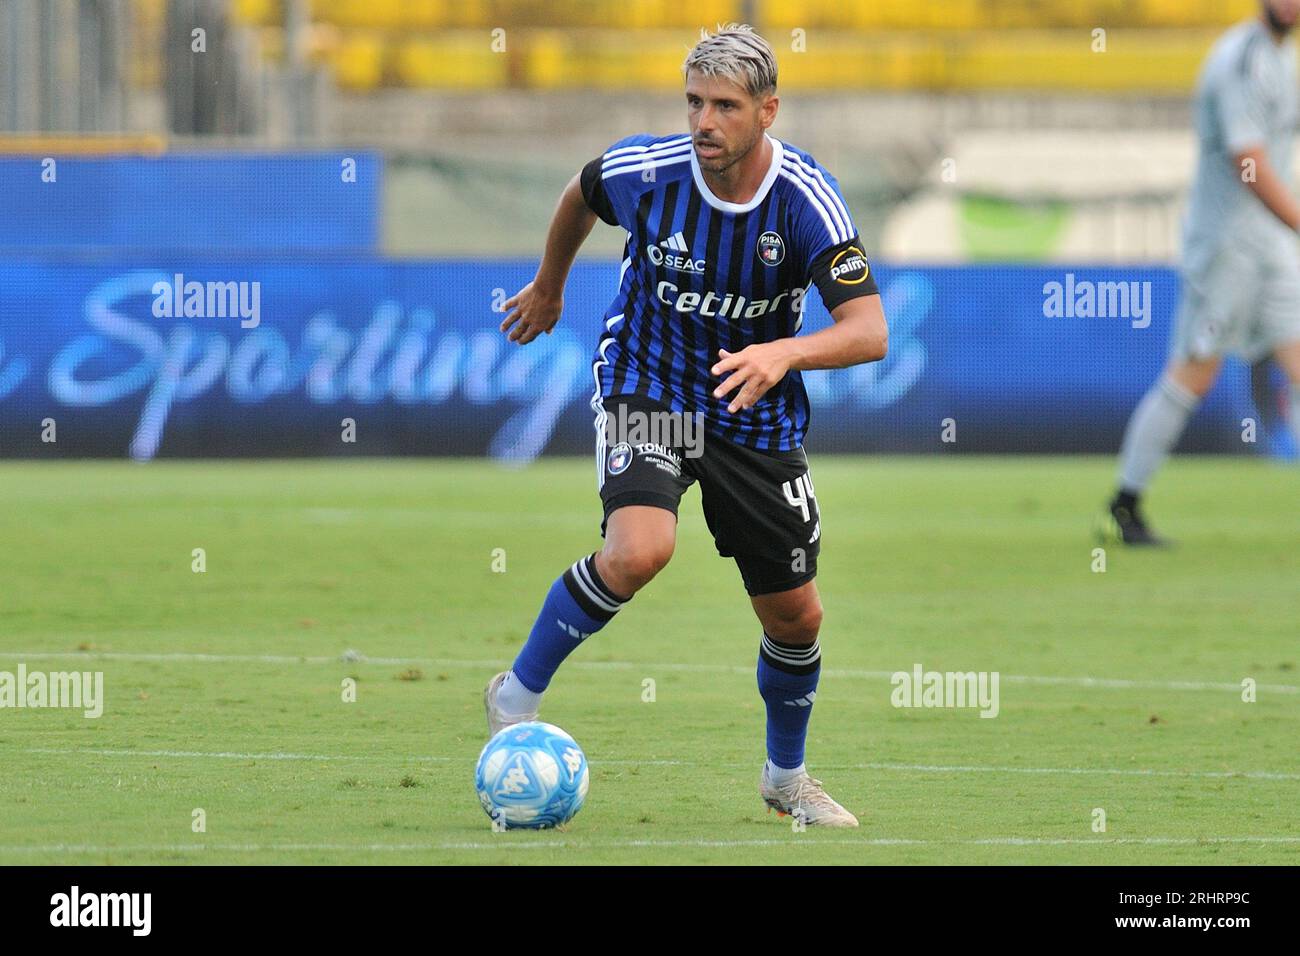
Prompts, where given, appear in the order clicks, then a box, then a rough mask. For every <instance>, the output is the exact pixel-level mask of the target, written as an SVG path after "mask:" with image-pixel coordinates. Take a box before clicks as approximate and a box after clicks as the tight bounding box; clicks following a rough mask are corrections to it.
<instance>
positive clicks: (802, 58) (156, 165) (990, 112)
mask: <svg viewBox="0 0 1300 956" xmlns="http://www.w3.org/2000/svg"><path fill="white" fill-rule="evenodd" d="M1256 13H1257V5H1256V3H1255V0H944V2H933V3H926V2H916V0H872V2H867V0H836V2H829V0H747V2H742V0H658V2H647V0H631V2H628V0H622V2H614V0H584V2H578V0H551V2H542V0H335V2H326V0H43V2H42V0H0V253H2V254H3V257H4V258H3V261H0V277H3V279H4V281H3V285H2V287H0V323H2V324H0V426H3V433H4V438H3V440H2V441H0V455H20V456H42V457H43V456H47V455H124V454H131V455H134V456H135V457H139V458H148V457H153V456H154V455H156V454H164V455H167V454H176V455H208V454H214V455H225V454H233V455H267V454H286V453H290V454H405V453H455V454H475V455H478V454H490V455H493V456H495V457H498V458H501V459H503V460H509V461H526V460H528V459H530V458H531V457H533V456H534V455H536V454H539V453H541V452H543V451H547V452H567V453H586V452H587V451H589V449H590V446H591V442H590V427H591V423H590V415H589V413H588V411H587V410H586V399H587V395H588V394H589V391H590V384H589V383H590V372H589V362H590V354H591V351H592V349H593V348H594V346H595V343H596V338H597V335H598V332H599V320H600V317H601V315H603V311H604V308H605V306H606V305H607V304H608V302H609V300H610V299H611V298H612V296H613V291H614V280H615V273H614V272H613V267H614V266H616V263H617V260H618V258H619V256H620V253H621V250H622V243H623V239H624V234H623V233H621V232H620V231H619V230H616V229H610V228H606V227H603V226H598V227H597V230H596V232H595V233H594V234H593V236H592V238H591V240H590V241H589V242H588V245H587V246H586V247H585V249H584V253H583V260H582V262H580V264H579V266H578V267H577V269H576V270H575V273H574V277H573V282H572V284H571V287H570V291H569V296H568V300H567V308H566V317H565V323H564V326H565V327H564V328H562V329H560V330H557V334H556V335H554V336H551V337H550V338H549V340H548V341H546V342H545V343H542V344H539V345H537V346H534V347H533V348H532V349H531V351H529V350H521V351H520V352H519V353H518V354H516V353H514V352H512V351H511V350H506V349H504V348H503V347H502V345H501V343H500V341H499V337H498V336H497V335H496V334H495V331H494V330H495V327H496V324H497V323H498V322H499V320H500V315H499V312H497V309H498V307H499V305H500V301H501V300H502V298H504V296H507V295H509V294H511V293H513V292H514V291H515V290H516V289H517V288H518V287H519V285H522V284H523V283H524V282H526V281H527V280H528V279H529V278H530V277H531V274H532V268H534V267H535V262H536V257H537V256H538V255H539V253H540V249H541V245H542V242H543V239H544V235H545V230H546V226H547V222H548V220H549V216H550V213H551V211H552V209H553V207H554V203H555V200H556V198H557V196H558V194H559V192H560V190H561V188H562V187H563V185H564V183H565V182H566V181H567V180H568V178H569V177H570V176H572V175H573V173H574V172H575V171H576V170H577V169H579V168H580V167H581V165H582V164H583V163H585V162H586V161H587V160H589V159H590V158H592V157H593V156H595V155H597V154H599V153H600V152H601V151H602V150H604V149H605V148H606V147H607V146H608V145H609V144H610V143H611V142H613V141H614V140H617V139H619V138H621V137H623V136H625V135H628V134H629V133H633V132H640V131H648V132H655V133H668V132H673V131H676V130H684V129H685V123H686V119H685V111H684V107H683V102H682V93H681V87H682V76H681V71H680V66H681V62H682V60H683V58H684V57H685V54H686V52H687V51H688V50H689V48H690V47H691V46H692V45H693V43H694V42H695V40H696V39H697V38H698V36H699V31H700V29H701V27H709V28H712V27H713V26H714V25H716V24H717V23H719V22H727V21H731V20H737V21H744V22H749V23H752V24H753V25H754V26H755V27H756V28H757V29H758V30H759V32H761V33H763V34H764V35H765V36H766V37H767V38H768V39H769V41H770V42H771V43H772V45H773V47H774V48H775V50H776V53H777V57H778V62H779V68H780V88H779V93H780V95H781V100H782V105H781V112H780V115H779V118H778V120H777V124H776V127H775V128H774V130H773V134H774V135H776V136H777V137H778V138H780V139H783V140H787V141H790V142H792V143H795V144H797V145H799V146H801V147H803V148H805V149H807V150H808V151H810V152H811V153H813V155H815V156H816V157H817V158H818V160H819V161H820V162H822V163H823V164H824V165H826V166H827V167H829V168H830V169H831V170H832V171H833V172H834V173H835V174H836V175H837V177H838V178H839V181H840V184H841V187H842V189H843V192H844V194H845V196H846V198H847V199H848V202H849V206H850V209H851V210H852V211H853V214H854V218H855V220H856V222H857V224H858V227H859V230H860V232H861V234H862V237H863V240H864V243H865V245H866V248H867V250H868V252H869V255H871V256H872V257H873V260H874V261H875V263H876V264H877V272H878V275H879V276H880V277H881V278H882V280H883V281H882V286H883V287H884V289H885V298H886V312H887V314H888V315H889V317H890V319H891V327H892V329H893V332H894V334H893V339H892V346H893V347H892V351H891V355H890V358H889V359H888V360H887V361H886V362H885V363H882V364H881V365H878V366H872V367H868V368H865V369H858V370H854V371H852V372H845V373H838V374H837V375H834V376H832V375H827V374H826V373H810V374H809V375H808V376H806V378H807V380H808V386H809V390H810V392H811V393H812V397H813V402H814V426H813V435H812V437H811V438H810V446H816V445H820V446H821V447H824V448H827V449H830V450H838V451H907V452H931V451H932V452H963V451H967V452H989V451H994V452H998V451H1028V452H1034V451H1067V452H1087V451H1093V452H1109V451H1112V450H1114V449H1115V448H1116V447H1117V446H1118V440H1119V434H1120V431H1121V430H1122V427H1123V423H1124V420H1125V418H1126V416H1127V414H1128V411H1129V410H1130V408H1131V407H1132V404H1133V403H1134V402H1135V401H1136V400H1137V398H1138V397H1139V396H1140V395H1141V393H1142V391H1144V390H1145V388H1146V386H1147V385H1148V384H1149V383H1150V381H1151V380H1152V379H1153V378H1154V377H1155V374H1156V371H1157V369H1158V368H1159V366H1160V364H1161V362H1162V360H1163V356H1164V349H1165V342H1166V340H1167V333H1168V328H1169V323H1170V321H1171V319H1172V314H1173V308H1174V305H1175V303H1176V298H1177V276H1176V273H1175V272H1174V271H1173V268H1172V267H1173V266H1174V265H1175V264H1176V261H1177V253H1178V248H1179V228H1180V218H1181V213H1182V207H1183V202H1184V196H1185V193H1186V190H1187V187H1188V183H1189V181H1190V178H1191V175H1192V172H1193V169H1194V159H1195V153H1194V139H1193V135H1192V132H1191V129H1190V117H1191V104H1190V97H1191V94H1192V91H1193V88H1194V84H1195V79H1196V74H1197V70H1198V68H1199V65H1200V62H1201V60H1202V58H1203V57H1204V56H1205V54H1206V53H1207V51H1208V50H1209V48H1210V46H1211V44H1212V43H1213V42H1214V40H1215V38H1216V37H1217V36H1219V35H1220V34H1221V33H1222V32H1223V31H1224V29H1225V28H1226V27H1228V26H1229V25H1231V24H1232V23H1234V22H1237V21H1239V20H1242V19H1244V18H1247V17H1250V16H1253V15H1256ZM178 275H184V276H185V277H186V279H187V280H194V279H197V280H198V281H200V282H210V281H221V282H236V283H240V282H243V283H248V284H252V283H257V284H258V288H259V294H260V312H261V317H260V324H259V326H257V327H254V328H246V327H245V326H244V325H241V323H239V322H236V321H232V320H231V319H230V318H228V317H225V316H221V317H213V316H210V315H201V314H193V315H186V316H184V317H181V316H166V317H160V316H158V315H157V312H156V310H153V309H151V307H150V306H151V303H150V297H151V290H152V289H153V286H154V284H155V283H156V282H157V281H160V278H159V277H162V279H166V280H170V279H172V278H173V277H175V276H178ZM1067 277H1068V278H1067ZM1075 278H1078V279H1086V280H1088V281H1095V282H1124V283H1138V285H1137V286H1132V288H1133V289H1134V291H1135V294H1136V293H1137V290H1139V289H1144V290H1145V291H1146V293H1147V294H1148V296H1149V298H1148V305H1149V306H1150V315H1149V316H1148V317H1147V321H1148V324H1146V325H1143V324H1142V323H1143V321H1144V320H1143V317H1141V316H1140V315H1139V316H1127V315H1126V316H1120V317H1109V318H1107V317H1071V318H1060V317H1057V318H1052V317H1049V316H1047V315H1046V314H1045V311H1044V308H1043V300H1044V286H1045V285H1046V284H1047V283H1052V282H1058V283H1062V284H1064V283H1066V282H1067V281H1074V279H1075ZM1142 284H1145V285H1142ZM182 285H183V283H182ZM153 299H154V300H155V301H154V305H156V300H157V296H153ZM177 301H178V302H179V299H178V300H177ZM182 318H183V319H184V321H178V320H180V319H182ZM1130 319H1131V321H1130ZM826 321H828V319H827V317H826V316H825V314H824V310H822V309H821V307H820V305H819V304H817V305H815V306H814V308H813V310H812V312H811V313H810V317H809V323H808V327H810V328H816V327H817V325H818V323H819V322H820V323H824V322H826ZM1276 381H1277V380H1276V379H1275V380H1273V384H1276ZM1266 384H1267V381H1266ZM1257 385H1258V383H1257ZM1278 401H1279V396H1278V394H1277V393H1275V392H1274V391H1270V390H1269V389H1267V388H1265V389H1263V390H1261V389H1260V388H1259V387H1257V388H1256V389H1255V392H1254V395H1253V397H1252V394H1251V392H1250V389H1249V388H1248V387H1247V386H1246V379H1245V371H1244V370H1242V369H1240V368H1236V367H1233V368H1231V369H1229V372H1228V374H1227V375H1226V376H1225V380H1224V382H1222V383H1221V384H1220V387H1219V388H1218V389H1217V390H1216V392H1215V394H1214V396H1212V398H1211V400H1210V401H1209V402H1207V403H1206V405H1205V406H1204V408H1203V409H1202V411H1201V412H1200V413H1199V414H1198V417H1197V420H1196V422H1195V423H1194V426H1193V428H1192V429H1191V430H1190V431H1189V433H1188V436H1187V438H1186V439H1185V443H1184V447H1185V448H1190V449H1194V450H1202V451H1222V452H1238V453H1247V454H1253V453H1260V452H1265V453H1272V454H1278V455H1288V454H1291V453H1293V449H1290V448H1289V447H1288V446H1287V444H1286V442H1287V439H1286V436H1285V430H1284V429H1277V428H1270V427H1268V426H1269V422H1270V421H1271V420H1272V419H1273V418H1274V417H1275V412H1274V409H1275V407H1277V402H1278ZM60 413H62V417H63V420H64V421H65V422H66V424H67V426H68V427H66V428H65V427H63V424H62V423H59V424H58V425H57V427H58V428H60V429H62V430H61V431H59V432H58V434H57V439H56V441H49V440H48V438H43V437H42V434H43V433H42V430H41V425H40V422H42V421H44V420H45V419H46V418H52V419H54V420H56V422H58V420H59V419H60ZM1248 416H1258V417H1261V418H1262V419H1263V425H1264V426H1265V427H1264V428H1263V429H1262V431H1261V438H1260V440H1259V441H1258V442H1252V443H1245V442H1243V439H1242V437H1241V432H1242V425H1241V419H1242V418H1244V417H1248ZM344 418H352V419H354V420H356V421H357V423H358V428H357V430H356V431H357V438H356V440H355V441H353V442H341V440H340V438H339V435H340V430H341V425H340V424H339V423H340V422H341V421H342V420H343V419H344ZM949 418H951V419H953V420H954V421H955V422H956V423H957V436H958V437H957V438H956V440H951V441H950V440H944V439H941V437H940V436H941V425H940V423H941V422H942V421H944V420H946V419H949Z"/></svg>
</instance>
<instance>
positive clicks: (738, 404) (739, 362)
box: [712, 236, 889, 414]
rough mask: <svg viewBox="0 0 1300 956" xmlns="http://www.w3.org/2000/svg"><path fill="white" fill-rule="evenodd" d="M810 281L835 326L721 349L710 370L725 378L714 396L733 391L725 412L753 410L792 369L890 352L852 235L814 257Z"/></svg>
mask: <svg viewBox="0 0 1300 956" xmlns="http://www.w3.org/2000/svg"><path fill="white" fill-rule="evenodd" d="M812 278H813V281H814V282H815V283H816V284H817V289H818V291H819V292H820V293H821V296H822V302H823V303H824V304H825V305H826V307H827V308H828V309H830V313H831V318H832V319H834V320H835V324H834V325H832V326H830V327H829V328H825V329H822V330H821V331H820V332H814V333H813V334H811V335H801V336H792V337H790V338H784V339H776V340H775V341H772V342H758V343H755V344H754V345H750V346H747V347H746V348H744V349H742V350H741V351H739V352H736V353H734V354H733V353H731V352H728V351H727V350H726V349H720V350H719V352H718V355H719V358H720V361H719V362H717V363H716V364H715V365H714V366H713V369H712V372H713V374H714V375H718V376H727V377H726V378H725V379H724V381H723V382H722V384H721V385H719V386H718V387H717V388H716V389H714V392H713V396H714V398H722V397H723V396H724V395H729V394H731V393H732V392H735V393H736V394H735V395H734V396H733V397H732V399H731V402H730V403H729V404H728V405H727V411H728V412H730V413H732V414H734V413H735V412H737V411H738V410H740V409H742V408H751V407H753V405H754V403H755V402H757V401H758V400H759V399H760V398H762V397H763V396H764V395H765V394H766V393H767V391H768V389H770V388H772V387H773V386H774V385H776V384H777V383H778V382H780V381H781V379H783V378H785V376H786V374H787V373H789V372H791V371H799V372H803V371H807V370H809V369H816V368H848V367H849V366H851V365H862V364H863V363H866V362H878V361H880V360H881V359H883V358H884V357H885V355H886V353H887V352H888V351H889V326H888V324H887V323H886V321H885V312H884V309H883V308H882V307H881V304H880V293H879V292H878V291H877V289H876V283H875V279H874V277H873V276H872V275H871V269H870V266H868V265H867V260H866V257H865V256H864V255H863V253H862V250H861V249H860V248H859V247H858V244H857V237H856V236H855V237H854V238H853V239H852V240H850V241H848V242H845V243H842V244H840V245H838V246H835V247H833V248H831V249H828V250H826V252H825V253H824V254H823V255H821V256H819V257H818V259H817V261H816V262H815V263H814V265H813V270H812ZM737 389H739V391H737Z"/></svg>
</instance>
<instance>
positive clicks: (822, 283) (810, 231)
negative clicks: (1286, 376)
mask: <svg viewBox="0 0 1300 956" xmlns="http://www.w3.org/2000/svg"><path fill="white" fill-rule="evenodd" d="M785 170H786V173H785V178H786V179H787V180H788V181H789V182H790V184H791V185H792V186H793V188H794V191H793V192H792V193H791V195H792V197H793V203H794V209H795V219H794V232H795V243H796V246H797V248H798V250H799V254H800V256H801V257H802V259H803V263H804V273H803V275H802V276H801V277H800V281H802V282H803V284H805V285H806V284H808V283H809V282H812V283H815V284H816V286H817V291H818V292H819V293H821V297H822V302H823V304H825V306H826V308H827V309H834V308H835V307H836V306H837V305H839V304H840V303H842V302H847V301H848V300H849V299H855V298H857V297H858V296H864V295H876V294H877V293H878V292H879V291H880V290H879V289H878V288H877V287H876V278H875V276H874V275H873V274H872V272H871V266H870V265H869V264H868V263H867V257H866V254H865V253H864V252H863V251H862V240H861V239H860V238H859V237H858V231H857V228H856V227H855V226H854V224H853V217H852V216H850V215H849V208H848V204H847V203H846V202H845V201H844V196H843V194H842V193H841V192H840V185H839V183H838V182H837V181H836V179H835V177H834V176H832V175H831V174H830V173H829V172H828V171H827V170H826V169H824V168H823V167H822V166H821V165H819V164H818V163H817V161H816V160H814V159H813V158H812V157H811V156H807V155H806V154H802V155H801V154H793V158H792V159H791V160H790V161H788V162H787V163H786V165H785Z"/></svg>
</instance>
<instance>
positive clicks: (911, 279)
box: [0, 254, 1261, 462]
mask: <svg viewBox="0 0 1300 956" xmlns="http://www.w3.org/2000/svg"><path fill="white" fill-rule="evenodd" d="M534 268H535V263H532V262H523V261H509V262H495V261H438V262H415V261H412V262H400V261H392V260H384V259H377V258H368V257H333V258H328V259H320V260H311V261H307V260H304V259H301V258H293V259H288V258H284V257H260V258H259V257H245V256H240V257H228V258H222V257H219V256H214V255H211V254H203V255H202V256H193V257H188V256H185V255H181V254H155V255H150V256H148V257H144V256H141V257H138V258H133V257H124V256H118V257H115V258H114V260H113V261H111V262H103V261H99V260H97V259H89V258H83V259H75V258H61V259H58V260H51V259H50V258H49V257H46V256H35V255H33V256H31V257H27V258H23V257H13V256H11V257H9V258H6V259H3V260H0V456H6V457H12V456H19V457H55V456H59V457H62V456H128V455H129V456H133V457H136V458H140V459H147V458H152V457H154V456H158V455H162V456H227V455H233V456H268V455H354V454H363V455H364V454H382V455H395V454H430V455H491V456H493V457H496V458H498V459H501V460H504V461H513V462H523V461H528V460H530V459H532V458H534V457H535V456H537V455H539V454H543V453H571V454H578V453H581V454H585V453H589V452H590V451H591V449H592V447H593V431H592V414H591V411H590V408H589V407H588V401H589V399H590V396H591V393H592V389H593V380H592V374H591V359H592V353H593V351H594V348H595V345H596V342H597V338H598V334H599V330H600V327H601V317H602V315H603V314H604V311H605V309H606V306H607V305H608V303H609V302H610V300H611V299H612V297H613V295H614V291H615V284H616V281H617V274H618V269H617V265H616V264H614V263H600V262H580V263H578V264H577V266H576V267H575V269H574V272H573V274H572V276H571V279H570V282H569V285H568V288H567V290H566V297H565V307H564V315H563V318H562V320H561V322H560V324H559V325H558V326H557V327H556V330H555V332H554V334H552V335H549V336H542V337H540V338H539V339H538V340H537V341H535V342H534V343H532V344H530V345H528V346H524V347H520V346H517V345H513V344H511V343H509V342H507V341H506V340H505V337H504V336H503V335H502V334H501V333H500V332H499V331H498V330H497V327H498V325H499V324H500V321H501V318H502V315H501V313H500V311H499V307H500V303H501V301H502V300H503V299H504V298H505V297H507V296H509V295H511V294H513V293H514V292H515V291H516V290H517V289H518V288H519V287H521V286H522V285H523V284H524V283H526V282H527V281H528V280H529V279H530V278H531V277H532V272H533V269H534ZM875 268H876V274H877V278H878V281H879V283H880V286H881V289H882V294H883V299H884V307H885V313H886V315H887V317H888V319H889V323H890V350H889V356H888V357H887V358H886V359H885V360H884V361H883V362H879V363H875V364H872V365H866V366H860V367H857V368H853V369H847V370H837V371H817V372H809V373H805V375H804V380H805V384H806V386H807V388H808V392H809V395H810V398H811V404H812V409H813V413H812V424H811V429H810V432H809V436H808V447H809V448H810V449H812V450H819V451H837V452H934V453H991V452H1113V451H1114V450H1115V449H1116V448H1117V447H1118V445H1119V440H1120V436H1121V434H1122V431H1123V427H1124V423H1125V421H1126V419H1127V417H1128V415H1129V412H1130V411H1131V410H1132V408H1133V405H1134V404H1135V403H1136V402H1137V401H1138V399H1139V398H1140V397H1141V395H1142V393H1143V392H1144V391H1145V390H1146V389H1147V387H1148V386H1149V385H1150V384H1151V382H1152V381H1153V380H1154V379H1155V377H1156V375H1157V374H1158V371H1159V369H1160V366H1161V364H1162V363H1163V360H1164V356H1165V351H1166V348H1167V342H1168V335H1169V326H1170V322H1171V319H1172V315H1173V309H1174V305H1175V301H1176V297H1177V294H1178V282H1177V277H1176V275H1175V274H1174V273H1173V272H1172V271H1169V270H1166V269H1143V270H1124V269H1097V270H1093V269H1078V270H1075V271H1074V272H1068V273H1067V272H1066V271H1064V270H1062V269H1059V268H1046V267H1005V266H974V267H944V268H913V267H890V266H887V265H883V264H882V265H878V266H876V267H875ZM1086 283H1093V284H1094V286H1095V287H1096V288H1098V289H1102V288H1104V287H1106V284H1107V283H1110V284H1111V285H1110V289H1111V292H1112V294H1113V292H1114V289H1115V287H1116V286H1117V285H1118V284H1120V283H1124V284H1127V283H1139V284H1142V283H1145V286H1133V287H1132V288H1133V289H1134V290H1135V291H1134V296H1135V297H1134V300H1133V302H1132V303H1130V307H1129V312H1130V313H1131V314H1126V315H1122V316H1117V315H1114V314H1111V315H1110V316H1109V317H1099V313H1100V314H1102V315H1104V314H1105V313H1106V311H1107V310H1106V309H1105V308H1100V307H1099V308H1092V309H1087V308H1082V307H1079V308H1076V307H1075V304H1076V297H1077V295H1078V293H1077V290H1078V289H1080V288H1083V285H1084V284H1086ZM1057 285H1059V286H1061V287H1062V288H1063V289H1065V290H1066V291H1067V292H1068V294H1069V295H1068V301H1067V303H1066V307H1065V308H1061V303H1060V301H1059V300H1060V296H1058V295H1057V289H1056V286H1057ZM214 287H215V288H216V292H215V295H214V293H213V291H212V290H213V288H214ZM1139 288H1141V289H1142V290H1143V294H1144V295H1145V300H1144V301H1145V305H1144V306H1142V308H1144V309H1145V314H1143V313H1142V311H1141V309H1140V308H1139V305H1138V303H1139V298H1138V293H1137V290H1138V289H1139ZM194 290H197V293H198V294H197V295H195V296H192V295H190V292H191V291H194ZM1078 301H1079V302H1081V301H1082V300H1081V299H1078ZM1114 305H1115V302H1112V303H1111V306H1112V308H1111V312H1112V313H1113V312H1114V308H1113V307H1114ZM829 323H830V317H829V316H828V315H827V313H826V311H825V309H824V308H823V307H822V305H821V303H820V300H819V299H818V298H817V296H816V294H815V293H814V294H812V295H811V296H810V297H809V306H808V309H807V313H806V315H805V322H804V332H805V333H807V332H811V331H815V330H816V329H818V328H822V327H825V326H826V325H828V324H829ZM1248 392H1249V390H1248V388H1247V386H1246V376H1245V371H1244V369H1243V368H1242V367H1241V366H1239V365H1235V364H1234V365H1231V366H1229V368H1228V369H1227V372H1226V374H1225V376H1224V380H1222V381H1221V382H1220V384H1219V386H1218V387H1217V388H1216V390H1215V391H1214V392H1213V393H1212V394H1211V396H1210V398H1209V399H1208V400H1207V402H1206V403H1205V404H1204V406H1203V407H1202V409H1201V410H1200V411H1199V412H1198V414H1197V415H1196V417H1195V419H1194V421H1193V423H1192V427H1191V428H1190V429H1189V431H1188V434H1187V435H1186V436H1185V439H1184V443H1183V446H1182V447H1183V448H1185V449H1188V450H1199V451H1226V452H1244V453H1254V452H1257V451H1260V450H1261V447H1260V446H1259V445H1249V444H1246V443H1244V442H1243V441H1242V424H1241V423H1242V419H1244V418H1248V417H1254V416H1255V414H1256V412H1255V410H1254V406H1253V405H1252V404H1251V399H1250V396H1249V394H1248ZM344 419H352V421H353V422H354V436H355V439H356V440H355V441H354V442H348V441H344V440H343V438H342V435H343V429H344V427H345V426H344ZM47 420H52V421H53V422H54V423H55V429H56V436H57V440H56V441H54V442H50V441H43V440H42V435H43V432H44V431H48V428H47V427H46V426H44V425H43V424H42V423H43V422H46V421H47ZM945 431H946V432H947V436H948V437H949V438H955V441H945V440H944V435H945Z"/></svg>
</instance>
